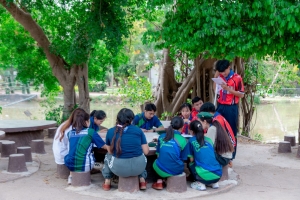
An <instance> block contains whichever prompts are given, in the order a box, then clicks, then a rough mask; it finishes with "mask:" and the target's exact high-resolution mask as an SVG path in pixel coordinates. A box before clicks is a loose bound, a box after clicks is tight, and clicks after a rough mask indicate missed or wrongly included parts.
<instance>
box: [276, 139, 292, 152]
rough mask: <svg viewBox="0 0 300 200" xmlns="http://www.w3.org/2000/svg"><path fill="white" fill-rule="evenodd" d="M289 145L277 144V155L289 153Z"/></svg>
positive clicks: (285, 143)
mask: <svg viewBox="0 0 300 200" xmlns="http://www.w3.org/2000/svg"><path fill="white" fill-rule="evenodd" d="M291 152H292V148H291V143H290V142H286V141H284V142H279V146H278V153H291Z"/></svg>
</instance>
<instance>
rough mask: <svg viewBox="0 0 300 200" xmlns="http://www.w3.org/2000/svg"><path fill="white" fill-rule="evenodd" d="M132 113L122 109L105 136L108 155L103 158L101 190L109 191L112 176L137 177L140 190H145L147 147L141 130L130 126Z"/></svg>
mask: <svg viewBox="0 0 300 200" xmlns="http://www.w3.org/2000/svg"><path fill="white" fill-rule="evenodd" d="M133 118H134V113H133V112H132V111H131V110H130V109H127V108H123V109H121V110H120V111H119V113H118V115H117V123H116V126H115V127H113V128H110V129H109V130H108V132H107V135H106V144H107V151H108V153H107V154H106V156H105V160H104V167H103V169H102V175H103V177H104V179H105V182H104V184H103V185H102V188H103V190H106V191H107V190H110V181H111V180H110V179H111V178H112V176H113V174H115V175H117V176H120V177H129V176H139V178H140V189H141V190H145V189H146V182H145V179H146V177H147V172H146V170H145V169H146V164H147V158H146V157H145V155H144V154H148V152H149V147H148V144H147V140H146V137H145V134H144V133H143V131H142V130H141V129H139V128H138V127H136V126H133V125H131V122H132V120H133Z"/></svg>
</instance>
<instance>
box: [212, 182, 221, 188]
mask: <svg viewBox="0 0 300 200" xmlns="http://www.w3.org/2000/svg"><path fill="white" fill-rule="evenodd" d="M211 187H212V188H213V189H218V188H219V183H218V182H216V183H213V184H211Z"/></svg>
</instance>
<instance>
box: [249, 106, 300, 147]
mask: <svg viewBox="0 0 300 200" xmlns="http://www.w3.org/2000/svg"><path fill="white" fill-rule="evenodd" d="M299 113H300V101H274V102H270V103H268V104H261V105H258V106H257V112H256V113H255V114H254V118H253V121H252V126H254V127H253V129H252V131H251V136H252V137H254V135H255V134H261V135H262V136H263V141H264V142H279V141H283V139H284V135H293V136H296V139H297V138H298V128H299V127H298V125H299Z"/></svg>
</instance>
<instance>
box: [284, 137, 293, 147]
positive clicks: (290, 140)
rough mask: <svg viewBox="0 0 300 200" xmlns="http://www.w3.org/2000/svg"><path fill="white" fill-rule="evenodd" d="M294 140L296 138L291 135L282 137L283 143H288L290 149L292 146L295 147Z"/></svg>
mask: <svg viewBox="0 0 300 200" xmlns="http://www.w3.org/2000/svg"><path fill="white" fill-rule="evenodd" d="M295 140H296V137H295V136H291V135H285V136H284V141H286V142H290V143H291V146H292V147H293V146H296V142H295Z"/></svg>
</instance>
